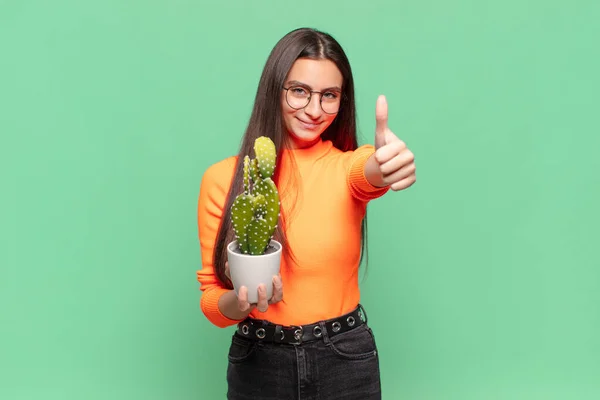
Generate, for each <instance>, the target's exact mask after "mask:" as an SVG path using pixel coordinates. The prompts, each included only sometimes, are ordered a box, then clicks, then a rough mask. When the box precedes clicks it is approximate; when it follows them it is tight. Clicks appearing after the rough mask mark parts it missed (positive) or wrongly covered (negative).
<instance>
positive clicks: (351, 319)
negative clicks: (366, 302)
mask: <svg viewBox="0 0 600 400" xmlns="http://www.w3.org/2000/svg"><path fill="white" fill-rule="evenodd" d="M346 322H348V326H354V323H355V322H356V321H355V320H354V317H353V316H349V317H348V318H347V319H346Z"/></svg>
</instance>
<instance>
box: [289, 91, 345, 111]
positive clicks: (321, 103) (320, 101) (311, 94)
mask: <svg viewBox="0 0 600 400" xmlns="http://www.w3.org/2000/svg"><path fill="white" fill-rule="evenodd" d="M295 87H301V88H303V89H305V90H307V91H308V92H309V93H310V95H309V96H308V101H307V102H306V105H305V106H304V107H300V108H296V107H292V105H291V104H290V102H289V101H288V98H287V96H288V93H289V90H290V89H292V88H295ZM282 88H283V90H285V102H286V103H287V105H288V106H290V107H291V108H293V109H294V110H302V109H305V108H306V107H308V105H309V104H310V101H311V100H312V96H313V94H315V93H317V94H319V95H320V96H319V107H321V110H323V112H324V113H325V114H327V115H333V114H337V113H339V112H340V110H341V108H342V100H343V99H344V97H345V96H344V92H340V106H339V108H338V110H337V111H336V112H332V113H329V112H327V111H325V110H324V109H323V92H319V91H318V90H309V89H307V88H306V87H304V86H290V87H285V86H283V87H282Z"/></svg>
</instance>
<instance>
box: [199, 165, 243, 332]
mask: <svg viewBox="0 0 600 400" xmlns="http://www.w3.org/2000/svg"><path fill="white" fill-rule="evenodd" d="M223 167H224V165H223V164H216V165H213V166H211V167H209V168H208V169H207V170H206V172H205V173H204V176H203V177H202V182H201V184H200V194H199V198H198V236H199V239H200V250H201V259H202V268H201V269H200V270H198V271H197V272H196V275H197V279H198V282H200V290H201V291H202V295H201V298H200V308H201V310H202V312H203V313H204V315H205V316H206V318H208V320H209V321H210V322H211V323H213V324H214V325H216V326H218V327H220V328H225V327H227V326H230V325H234V324H236V323H238V322H239V321H236V320H232V319H229V318H228V317H226V316H225V315H223V314H222V313H221V311H220V310H219V299H220V298H221V296H222V295H223V294H225V293H227V292H228V291H229V289H227V288H225V287H224V286H223V285H222V284H221V283H220V282H219V280H218V279H217V276H216V275H215V269H214V265H213V252H214V246H215V241H216V237H217V232H218V230H219V226H220V224H221V217H222V216H223V207H224V204H225V200H226V197H227V192H228V186H227V185H225V184H224V183H225V182H227V183H228V182H230V179H231V174H228V173H227V172H231V171H232V169H231V171H229V169H227V172H226V171H225V168H223Z"/></svg>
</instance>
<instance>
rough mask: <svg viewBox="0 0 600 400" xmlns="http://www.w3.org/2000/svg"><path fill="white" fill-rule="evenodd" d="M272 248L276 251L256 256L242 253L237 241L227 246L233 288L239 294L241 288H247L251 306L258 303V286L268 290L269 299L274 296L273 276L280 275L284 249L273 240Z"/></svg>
mask: <svg viewBox="0 0 600 400" xmlns="http://www.w3.org/2000/svg"><path fill="white" fill-rule="evenodd" d="M270 246H273V247H274V248H275V251H273V252H268V253H267V254H263V255H256V256H253V255H250V254H242V253H240V251H239V250H238V244H237V241H233V242H231V243H229V245H228V246H227V261H228V262H229V274H230V275H231V281H232V283H233V287H234V289H235V292H236V293H237V294H239V290H240V287H242V286H246V287H247V288H248V302H249V303H250V304H255V303H257V302H258V286H259V285H260V284H261V283H263V284H264V285H265V287H266V288H267V299H270V298H271V296H273V276H275V275H277V274H279V268H280V265H281V249H282V247H281V243H279V242H278V241H276V240H271V243H270Z"/></svg>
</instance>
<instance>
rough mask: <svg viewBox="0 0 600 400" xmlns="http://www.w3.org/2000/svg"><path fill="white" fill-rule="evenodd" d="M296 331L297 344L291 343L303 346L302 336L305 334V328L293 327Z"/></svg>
mask: <svg viewBox="0 0 600 400" xmlns="http://www.w3.org/2000/svg"><path fill="white" fill-rule="evenodd" d="M292 328H295V329H294V339H296V341H295V342H291V344H302V335H303V334H304V328H303V327H302V326H293V327H292Z"/></svg>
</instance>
